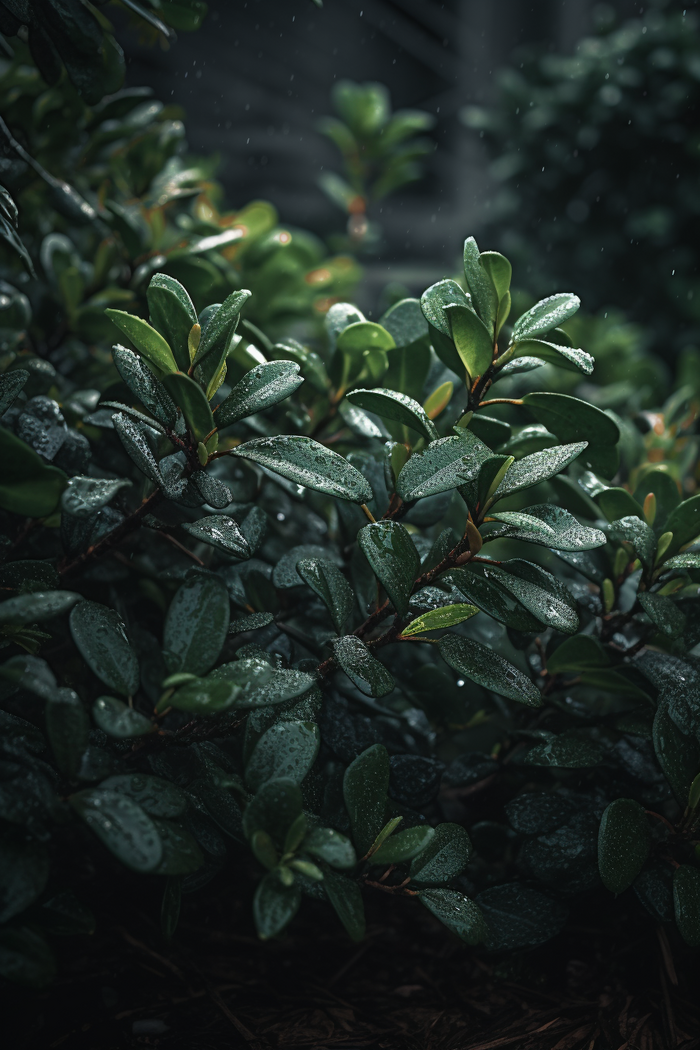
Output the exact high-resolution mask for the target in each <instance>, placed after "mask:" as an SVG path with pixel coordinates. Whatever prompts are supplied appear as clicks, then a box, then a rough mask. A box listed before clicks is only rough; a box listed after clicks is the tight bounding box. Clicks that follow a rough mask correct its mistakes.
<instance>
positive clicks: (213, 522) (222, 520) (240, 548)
mask: <svg viewBox="0 0 700 1050" xmlns="http://www.w3.org/2000/svg"><path fill="white" fill-rule="evenodd" d="M182 527H183V529H184V530H185V532H188V533H189V534H190V536H194V538H195V539H196V540H200V542H202V543H208V544H209V545H210V546H211V547H217V548H218V549H219V550H222V551H225V552H226V554H232V555H233V556H234V557H236V558H241V559H243V558H249V557H250V555H251V553H252V552H251V549H250V547H249V546H248V543H247V541H246V538H245V536H244V535H243V533H242V532H241V530H240V528H239V527H238V524H237V522H236V521H234V519H233V518H230V517H228V515H226V514H210V515H209V516H208V517H206V518H200V519H199V521H186V522H184V523H183V525H182Z"/></svg>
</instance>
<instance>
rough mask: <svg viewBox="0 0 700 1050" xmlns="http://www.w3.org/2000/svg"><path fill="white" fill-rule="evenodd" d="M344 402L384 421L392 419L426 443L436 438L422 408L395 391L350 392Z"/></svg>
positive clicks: (432, 425) (429, 420) (432, 426)
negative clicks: (372, 413)
mask: <svg viewBox="0 0 700 1050" xmlns="http://www.w3.org/2000/svg"><path fill="white" fill-rule="evenodd" d="M346 400H347V401H350V402H351V403H352V404H353V405H357V406H358V407H359V408H363V409H364V410H365V411H366V412H374V413H376V414H377V415H378V416H382V417H383V418H384V419H394V420H396V421H397V422H398V423H403V424H404V426H407V427H410V428H411V429H412V430H415V431H416V432H417V433H419V434H420V435H421V437H424V438H425V439H426V441H432V440H433V439H434V438H437V436H438V432H437V427H436V426H435V424H434V423H433V421H432V420H431V419H429V418H428V416H427V415H426V413H425V410H424V409H423V407H422V406H421V405H419V404H418V402H417V401H414V400H413V398H411V397H408V396H407V395H406V394H401V393H399V392H398V391H396V390H385V389H384V388H383V387H377V388H376V389H374V390H364V389H361V390H352V391H351V392H350V393H349V394H347V395H346Z"/></svg>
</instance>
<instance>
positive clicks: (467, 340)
mask: <svg viewBox="0 0 700 1050" xmlns="http://www.w3.org/2000/svg"><path fill="white" fill-rule="evenodd" d="M445 314H446V315H447V320H448V323H449V325H450V330H451V333H452V339H453V340H454V344H455V346H456V348H457V353H458V354H459V356H460V360H461V361H462V364H463V365H464V367H465V369H466V370H467V373H468V375H469V377H470V379H472V380H474V379H476V377H477V376H481V375H483V374H484V372H486V370H487V369H488V368H489V367H490V365H491V361H492V360H493V338H492V336H491V335H490V334H489V330H488V329H487V327H486V325H485V324H484V323H483V322H482V321H480V320H479V318H478V317H477V316H476V314H475V313H474V311H473V310H470V309H469V307H468V306H458V305H456V304H454V305H450V306H447V307H445ZM490 326H491V329H493V321H491V322H490Z"/></svg>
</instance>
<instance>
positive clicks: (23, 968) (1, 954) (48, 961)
mask: <svg viewBox="0 0 700 1050" xmlns="http://www.w3.org/2000/svg"><path fill="white" fill-rule="evenodd" d="M0 974H2V976H3V977H5V978H6V979H7V980H9V981H16V982H17V983H18V984H27V985H29V986H30V987H32V988H43V987H44V986H45V985H47V984H50V983H51V981H53V979H54V977H55V976H56V962H55V960H54V957H53V955H52V952H51V949H50V948H49V946H48V944H47V943H46V941H45V940H44V938H43V937H42V935H41V934H40V933H38V932H37V931H36V930H32V929H30V928H29V927H28V926H22V927H20V928H19V929H17V928H15V929H13V928H11V927H8V928H6V929H3V930H0Z"/></svg>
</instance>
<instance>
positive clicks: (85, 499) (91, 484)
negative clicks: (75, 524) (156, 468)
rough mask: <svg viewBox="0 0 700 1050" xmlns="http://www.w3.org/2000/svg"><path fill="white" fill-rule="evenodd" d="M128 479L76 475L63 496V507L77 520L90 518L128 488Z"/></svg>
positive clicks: (70, 480) (71, 479) (69, 482)
mask: <svg viewBox="0 0 700 1050" xmlns="http://www.w3.org/2000/svg"><path fill="white" fill-rule="evenodd" d="M130 485H131V482H130V481H129V480H128V479H127V478H113V479H111V480H110V479H107V478H90V477H82V476H81V475H76V476H75V477H72V478H70V479H69V480H68V484H67V486H66V488H65V489H64V492H63V495H62V496H61V507H62V509H63V510H65V511H67V512H68V514H72V515H73V517H75V518H81V519H83V518H90V517H92V515H93V514H94V513H95V511H96V510H100V509H101V508H102V507H106V506H107V504H108V503H110V502H111V500H113V499H114V497H115V496H116V494H117V492H119V490H120V489H123V488H125V487H128V486H130Z"/></svg>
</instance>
